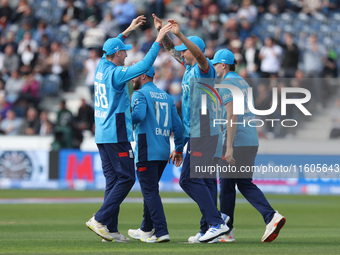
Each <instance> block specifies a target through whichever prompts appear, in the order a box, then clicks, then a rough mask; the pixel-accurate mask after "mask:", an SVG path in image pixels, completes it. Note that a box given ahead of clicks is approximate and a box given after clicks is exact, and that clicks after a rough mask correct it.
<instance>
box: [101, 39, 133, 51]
mask: <svg viewBox="0 0 340 255" xmlns="http://www.w3.org/2000/svg"><path fill="white" fill-rule="evenodd" d="M131 49H132V45H131V44H124V43H123V42H122V41H121V40H120V39H118V38H110V39H107V40H106V42H105V43H104V45H103V51H105V52H106V55H112V54H114V53H116V52H117V51H120V50H131Z"/></svg>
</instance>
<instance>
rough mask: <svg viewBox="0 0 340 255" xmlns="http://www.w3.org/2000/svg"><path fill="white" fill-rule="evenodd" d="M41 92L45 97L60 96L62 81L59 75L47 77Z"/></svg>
mask: <svg viewBox="0 0 340 255" xmlns="http://www.w3.org/2000/svg"><path fill="white" fill-rule="evenodd" d="M41 85H42V86H41V88H40V92H41V95H44V96H58V95H59V90H60V85H61V79H60V77H59V76H58V75H55V74H50V75H47V76H46V77H45V78H44V79H43V82H42V84H41Z"/></svg>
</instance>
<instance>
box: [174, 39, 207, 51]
mask: <svg viewBox="0 0 340 255" xmlns="http://www.w3.org/2000/svg"><path fill="white" fill-rule="evenodd" d="M188 39H189V40H190V41H192V42H193V43H194V44H196V45H197V46H198V48H200V49H201V51H202V52H204V51H205V43H204V41H203V40H202V39H201V38H199V37H198V36H189V37H188ZM187 49H188V48H187V46H185V44H184V43H182V45H179V46H175V50H177V51H183V50H187Z"/></svg>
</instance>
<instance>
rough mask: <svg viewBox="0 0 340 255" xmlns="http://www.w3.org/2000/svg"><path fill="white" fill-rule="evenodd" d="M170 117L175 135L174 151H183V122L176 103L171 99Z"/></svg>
mask: <svg viewBox="0 0 340 255" xmlns="http://www.w3.org/2000/svg"><path fill="white" fill-rule="evenodd" d="M171 117H172V130H173V132H174V136H175V139H174V141H175V151H176V152H183V124H182V121H181V118H180V117H179V115H178V112H177V109H176V105H175V104H174V102H173V101H172V107H171Z"/></svg>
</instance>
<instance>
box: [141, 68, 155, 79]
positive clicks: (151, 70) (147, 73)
mask: <svg viewBox="0 0 340 255" xmlns="http://www.w3.org/2000/svg"><path fill="white" fill-rule="evenodd" d="M144 74H145V75H147V76H149V77H154V75H155V68H154V67H153V66H151V68H150V69H149V70H148V71H147V72H145V73H144Z"/></svg>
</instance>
